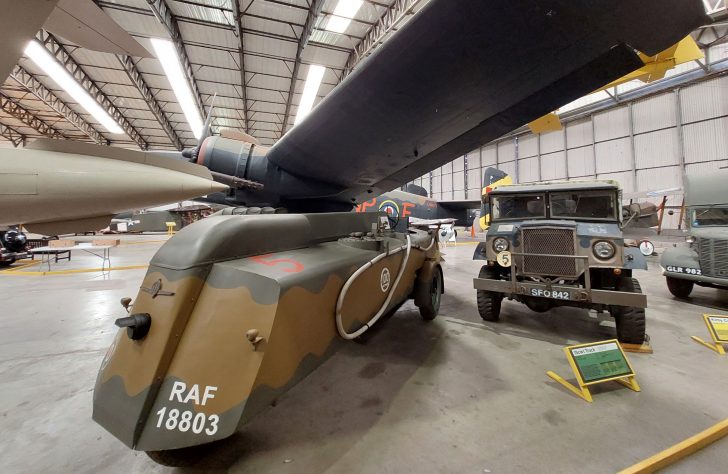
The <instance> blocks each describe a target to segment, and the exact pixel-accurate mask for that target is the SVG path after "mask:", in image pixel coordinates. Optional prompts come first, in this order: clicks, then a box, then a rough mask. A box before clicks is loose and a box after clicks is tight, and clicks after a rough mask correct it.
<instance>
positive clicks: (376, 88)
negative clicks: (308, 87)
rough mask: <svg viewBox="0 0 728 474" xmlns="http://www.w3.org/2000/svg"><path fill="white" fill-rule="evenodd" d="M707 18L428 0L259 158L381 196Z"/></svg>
mask: <svg viewBox="0 0 728 474" xmlns="http://www.w3.org/2000/svg"><path fill="white" fill-rule="evenodd" d="M709 22H710V20H709V18H708V17H707V16H706V15H705V10H704V6H703V2H701V1H700V0H642V1H639V2H635V1H629V0H604V1H600V2H594V1H586V0H579V1H575V0H492V1H489V2H482V1H474V0H431V1H430V3H429V4H428V5H426V6H425V7H424V8H423V9H422V10H421V11H420V12H419V13H417V14H416V15H415V16H414V17H412V19H411V20H410V21H409V22H408V23H407V24H405V26H404V27H402V29H401V30H400V31H398V32H397V33H396V34H395V35H393V36H392V37H391V38H390V39H389V40H388V41H387V42H385V43H384V44H383V45H381V46H379V47H378V48H377V50H376V51H375V52H374V53H373V54H372V55H371V56H370V57H369V58H367V59H366V60H365V61H364V62H363V63H362V64H361V65H360V66H359V67H358V68H357V69H356V70H354V72H353V73H351V74H350V75H349V76H348V77H347V78H346V79H345V80H344V81H343V82H342V83H341V84H340V85H339V86H338V87H337V88H336V89H334V90H333V91H332V92H331V93H330V94H329V95H328V96H327V97H326V98H325V99H324V100H323V101H322V102H321V103H320V104H319V105H318V106H317V107H316V108H315V109H314V110H313V111H312V112H311V114H310V115H309V116H308V117H307V118H306V119H305V120H304V121H303V122H301V123H300V124H299V125H297V126H295V127H294V128H293V129H292V130H291V131H290V132H288V133H287V134H286V135H285V136H284V137H283V138H282V139H281V140H279V141H278V143H276V145H275V146H274V147H273V148H272V149H271V150H270V153H269V155H268V158H269V159H270V160H271V161H272V162H273V163H275V164H276V165H278V166H280V167H281V168H282V169H285V170H288V171H289V172H291V173H294V174H297V175H299V176H302V177H306V178H316V179H318V180H319V181H324V182H328V183H333V184H337V185H339V186H341V187H342V189H344V191H343V192H342V195H341V196H340V197H341V198H342V199H343V198H346V199H347V200H348V199H352V198H356V197H360V196H362V195H363V194H367V193H369V194H371V193H374V195H376V194H378V193H382V192H387V191H389V190H391V189H394V188H396V187H398V186H401V185H402V184H403V183H406V182H408V181H411V180H413V179H414V178H416V177H418V176H421V175H422V174H424V173H425V172H427V171H429V170H432V169H434V168H437V167H438V166H441V165H443V164H444V163H446V162H448V161H450V160H452V159H453V158H454V157H457V156H459V155H462V154H464V153H467V152H469V151H471V150H473V149H475V148H477V147H478V146H481V145H482V144H484V143H486V142H488V141H491V140H493V139H495V138H497V137H499V136H501V135H503V134H504V133H507V132H509V131H511V130H513V129H515V128H517V127H519V126H521V125H524V124H526V123H528V122H530V121H531V120H534V119H536V118H538V117H541V116H543V115H544V114H546V113H548V112H550V111H553V110H556V109H558V108H559V107H560V106H562V105H564V104H566V103H568V102H570V101H572V100H574V99H576V98H578V97H581V96H583V95H586V94H588V93H589V92H591V91H593V90H595V89H597V88H599V87H601V86H603V85H604V84H607V83H609V82H611V81H613V80H615V79H618V78H619V77H622V76H624V75H625V74H628V73H630V72H632V71H634V70H635V69H638V68H639V67H641V66H643V65H644V63H643V61H642V60H640V58H639V56H638V54H637V51H640V52H643V53H645V54H649V55H654V54H657V53H658V52H660V51H662V50H664V49H666V48H668V47H669V46H670V45H672V44H675V43H676V42H678V41H679V40H680V39H682V38H684V37H685V35H687V34H688V33H689V32H690V31H692V30H693V29H695V28H696V27H698V26H700V25H703V24H706V23H709Z"/></svg>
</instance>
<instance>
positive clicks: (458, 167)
mask: <svg viewBox="0 0 728 474" xmlns="http://www.w3.org/2000/svg"><path fill="white" fill-rule="evenodd" d="M452 170H453V171H463V170H465V159H463V157H462V156H461V157H460V158H455V161H453V162H452Z"/></svg>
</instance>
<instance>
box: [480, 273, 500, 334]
mask: <svg viewBox="0 0 728 474" xmlns="http://www.w3.org/2000/svg"><path fill="white" fill-rule="evenodd" d="M478 278H485V279H488V280H496V279H498V270H497V269H495V270H494V269H493V268H491V267H489V266H487V265H483V266H482V267H481V269H480V273H479V274H478ZM477 300H478V313H479V314H480V317H481V318H483V320H484V321H494V322H495V321H498V320H499V319H500V311H501V303H503V295H502V294H500V293H495V292H493V291H486V290H477Z"/></svg>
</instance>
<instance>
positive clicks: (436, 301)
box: [415, 265, 444, 321]
mask: <svg viewBox="0 0 728 474" xmlns="http://www.w3.org/2000/svg"><path fill="white" fill-rule="evenodd" d="M443 287H444V282H443V277H442V268H440V266H439V265H438V266H437V267H435V271H434V272H433V273H432V278H430V279H429V280H428V281H424V282H422V283H420V284H419V285H418V286H417V289H416V290H415V302H416V303H417V306H418V307H419V308H420V316H422V319H424V320H425V321H432V320H433V319H435V316H437V313H439V312H440V301H441V300H442V289H443Z"/></svg>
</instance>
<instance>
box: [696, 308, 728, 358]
mask: <svg viewBox="0 0 728 474" xmlns="http://www.w3.org/2000/svg"><path fill="white" fill-rule="evenodd" d="M703 320H704V321H705V325H706V326H708V332H709V333H710V337H711V338H712V339H713V343H712V344H711V343H709V342H705V341H704V340H702V339H701V338H699V337H698V336H692V339H693V341H695V342H697V343H698V344H702V345H704V346H705V347H707V348H708V349H710V350H711V351H715V352H717V353H718V354H720V355H725V349H724V348H723V344H728V316H720V315H717V314H704V315H703Z"/></svg>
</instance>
